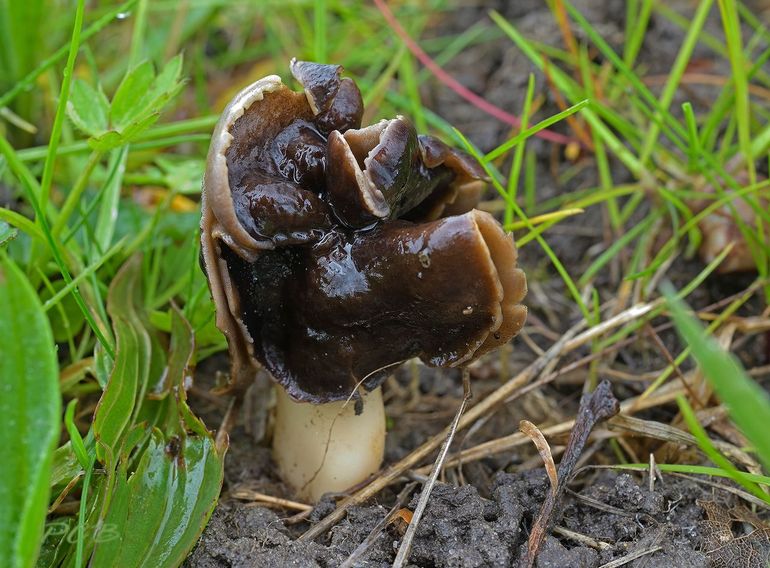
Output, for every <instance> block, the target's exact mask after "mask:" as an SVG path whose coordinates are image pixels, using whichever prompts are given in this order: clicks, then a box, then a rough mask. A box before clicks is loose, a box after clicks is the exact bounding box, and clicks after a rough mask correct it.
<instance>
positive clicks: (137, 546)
mask: <svg viewBox="0 0 770 568" xmlns="http://www.w3.org/2000/svg"><path fill="white" fill-rule="evenodd" d="M171 329H172V332H171V344H170V353H169V356H168V361H169V364H168V367H167V370H166V373H165V375H164V380H163V381H162V382H161V383H159V384H160V385H162V388H165V389H168V390H167V391H166V392H165V393H164V394H165V398H164V400H163V401H162V402H156V403H155V404H162V405H164V407H165V408H166V411H167V416H168V421H167V424H166V428H165V431H166V434H165V435H164V434H162V433H161V431H160V430H158V429H157V428H155V429H152V430H151V431H148V433H149V434H150V438H149V444H148V445H147V447H146V449H145V450H144V451H143V453H142V454H141V458H140V459H139V463H138V466H137V467H136V470H135V471H134V472H133V473H132V474H130V475H129V473H128V472H129V469H128V464H129V463H134V462H135V459H134V458H129V456H128V455H125V454H124V456H123V458H122V459H121V463H120V466H119V468H118V471H117V472H116V479H115V486H114V490H113V493H112V496H111V500H110V507H109V511H108V512H107V515H106V517H105V518H104V522H103V523H102V524H101V526H102V527H103V528H102V529H101V532H100V533H99V534H97V535H96V537H95V539H94V540H95V542H96V546H95V548H94V555H93V557H92V560H91V564H90V565H91V566H92V567H95V568H100V567H102V566H104V567H108V566H121V567H122V566H126V567H134V566H135V567H137V568H138V567H141V566H149V565H152V566H158V567H166V566H168V567H176V566H179V565H180V564H181V563H182V561H183V560H184V558H185V557H186V556H187V554H188V553H189V551H190V549H191V548H192V547H193V546H194V545H195V542H196V541H197V540H198V537H199V536H200V534H201V532H202V531H203V528H204V527H205V526H206V523H207V522H208V519H209V517H210V516H211V513H212V512H213V510H214V506H215V505H216V502H217V499H218V496H219V491H220V489H221V485H222V479H223V475H224V469H223V467H224V453H225V450H226V448H218V447H217V446H216V443H215V441H214V439H213V437H212V435H211V433H210V432H208V430H206V427H205V426H204V425H203V423H202V422H201V421H200V420H199V419H198V418H197V417H195V416H194V415H193V414H192V412H191V411H190V409H189V407H188V406H187V403H186V394H185V386H186V385H187V383H188V378H189V366H190V360H191V357H192V354H193V351H194V343H193V335H192V329H191V328H190V325H189V323H187V321H186V320H185V319H184V317H183V316H182V314H181V312H179V310H177V309H175V308H174V309H172V312H171ZM135 433H137V434H139V433H141V432H140V431H139V430H138V429H137V430H135ZM137 440H138V438H137ZM137 447H139V446H138V445H137Z"/></svg>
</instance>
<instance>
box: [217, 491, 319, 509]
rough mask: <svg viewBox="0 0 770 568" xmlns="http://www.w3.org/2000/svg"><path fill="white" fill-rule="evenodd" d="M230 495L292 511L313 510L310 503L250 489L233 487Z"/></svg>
mask: <svg viewBox="0 0 770 568" xmlns="http://www.w3.org/2000/svg"><path fill="white" fill-rule="evenodd" d="M230 497H233V498H235V499H241V500H242V501H252V502H254V503H259V504H260V505H274V506H276V507H283V508H284V509H290V510H292V511H312V510H313V506H312V505H308V504H306V503H300V502H298V501H292V500H290V499H282V498H281V497H273V496H272V495H268V494H266V493H260V492H259V491H253V490H251V489H242V488H237V489H234V490H233V491H231V492H230Z"/></svg>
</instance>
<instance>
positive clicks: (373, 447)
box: [273, 387, 385, 502]
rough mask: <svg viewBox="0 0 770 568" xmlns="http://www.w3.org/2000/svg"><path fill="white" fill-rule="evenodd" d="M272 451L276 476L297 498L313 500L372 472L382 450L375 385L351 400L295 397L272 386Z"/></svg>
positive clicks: (379, 400)
mask: <svg viewBox="0 0 770 568" xmlns="http://www.w3.org/2000/svg"><path fill="white" fill-rule="evenodd" d="M276 396H277V404H276V410H275V431H274V434H273V456H274V458H275V461H276V464H277V465H278V469H279V471H280V473H281V476H282V478H283V479H284V480H285V481H286V482H287V483H289V485H291V486H292V487H293V488H294V489H295V490H296V492H297V497H298V498H300V499H305V500H307V501H312V502H315V501H318V499H320V498H321V496H322V495H323V494H324V493H327V492H340V491H344V490H345V489H348V488H350V487H352V486H353V485H356V484H357V483H360V482H361V481H363V480H365V479H366V478H367V477H369V476H370V475H372V474H373V473H376V472H377V470H378V469H379V468H380V464H381V463H382V456H383V452H384V450H385V410H384V408H383V404H382V392H381V389H380V388H377V389H375V390H373V391H371V392H369V393H366V394H364V393H362V398H363V411H362V412H361V414H359V415H356V412H355V406H356V404H355V401H352V400H351V401H349V402H348V403H347V404H346V403H345V401H339V402H329V403H326V404H310V403H306V402H295V401H294V400H292V399H291V398H290V397H289V396H288V395H287V394H286V392H285V391H284V390H283V389H282V388H281V387H276Z"/></svg>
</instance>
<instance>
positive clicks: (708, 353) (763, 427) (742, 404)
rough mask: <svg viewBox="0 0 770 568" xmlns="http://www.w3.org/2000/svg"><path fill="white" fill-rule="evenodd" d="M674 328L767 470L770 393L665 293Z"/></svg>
mask: <svg viewBox="0 0 770 568" xmlns="http://www.w3.org/2000/svg"><path fill="white" fill-rule="evenodd" d="M667 297H668V302H669V305H670V306H671V315H672V318H673V320H674V323H675V324H676V328H677V331H679V334H680V335H681V336H682V338H683V339H684V341H685V342H686V343H687V344H688V345H689V346H690V349H691V350H692V354H693V357H694V358H695V360H696V361H697V362H698V365H699V366H700V368H701V371H702V372H703V374H704V375H705V377H706V379H708V381H709V382H710V383H711V385H712V386H713V387H714V390H715V391H716V393H717V396H718V397H719V399H720V400H721V401H722V402H723V403H724V404H725V406H726V407H727V410H728V412H729V413H730V418H731V419H732V420H733V422H735V424H736V425H737V426H738V428H740V429H741V431H742V432H743V433H744V434H745V435H746V437H747V438H748V439H749V441H750V442H751V443H752V444H753V446H754V448H755V449H756V451H757V455H758V456H759V459H760V461H761V462H762V463H763V464H764V466H765V469H766V470H768V471H770V436H768V435H767V426H768V424H769V423H770V397H768V395H767V392H765V391H764V390H763V389H762V388H760V387H759V386H758V385H757V384H756V382H754V380H753V379H752V378H751V377H749V376H748V375H747V374H746V372H745V371H744V370H743V368H742V367H741V364H740V363H739V362H738V360H737V359H736V358H735V357H734V356H733V355H732V354H731V353H728V352H727V351H725V350H724V349H722V348H721V347H720V346H719V345H718V344H717V342H716V341H715V340H714V339H713V338H711V337H708V336H707V335H706V333H705V332H704V329H703V326H702V325H701V324H700V323H698V321H697V320H695V319H694V318H693V317H692V316H690V315H689V314H688V313H687V311H686V308H685V305H684V303H683V302H682V301H681V300H677V299H676V298H675V297H674V295H673V294H667Z"/></svg>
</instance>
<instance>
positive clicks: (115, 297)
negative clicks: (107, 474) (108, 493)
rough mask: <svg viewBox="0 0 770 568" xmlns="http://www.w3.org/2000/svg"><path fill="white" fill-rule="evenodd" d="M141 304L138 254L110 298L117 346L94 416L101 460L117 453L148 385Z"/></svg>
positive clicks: (118, 277)
mask: <svg viewBox="0 0 770 568" xmlns="http://www.w3.org/2000/svg"><path fill="white" fill-rule="evenodd" d="M141 305H142V287H141V259H140V257H138V256H135V257H133V258H131V259H130V260H128V261H127V262H126V263H125V264H124V265H123V267H122V268H121V269H120V271H119V272H118V273H117V275H116V276H115V279H114V280H113V281H112V285H111V286H110V292H109V294H108V297H107V313H108V314H109V315H110V317H111V318H112V322H113V328H114V332H115V338H116V342H117V348H116V352H115V364H114V366H113V368H112V373H111V374H110V378H109V381H108V382H107V386H106V388H105V390H104V392H103V393H102V398H101V400H99V404H98V406H97V407H96V413H95V415H94V425H93V429H94V434H95V436H96V440H97V442H98V444H97V457H98V458H99V459H100V460H101V461H105V460H107V459H109V458H113V459H114V458H115V457H116V456H117V451H118V450H119V446H120V441H121V438H122V436H123V434H124V433H125V431H126V429H127V428H128V427H129V425H130V423H131V418H132V416H133V415H134V412H135V409H136V405H137V402H141V401H140V400H139V398H140V393H142V392H144V389H145V385H146V384H147V377H148V374H149V365H150V349H151V343H150V337H149V335H148V333H147V330H146V329H145V328H144V327H143V325H142V321H141V319H140V317H139V315H138V313H137V310H138V307H139V306H141ZM111 463H114V461H113V462H111Z"/></svg>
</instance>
